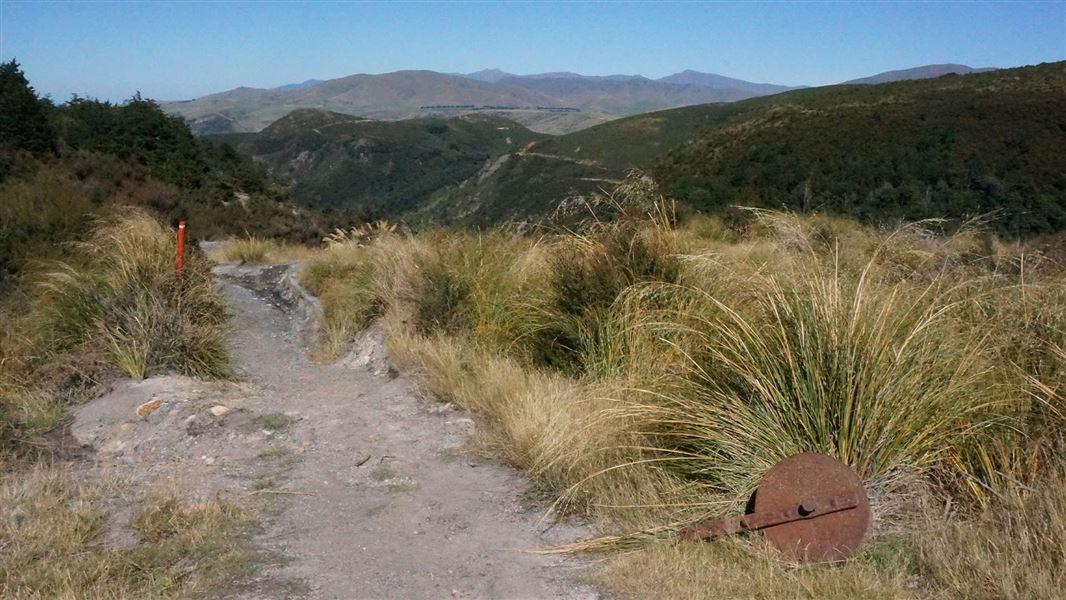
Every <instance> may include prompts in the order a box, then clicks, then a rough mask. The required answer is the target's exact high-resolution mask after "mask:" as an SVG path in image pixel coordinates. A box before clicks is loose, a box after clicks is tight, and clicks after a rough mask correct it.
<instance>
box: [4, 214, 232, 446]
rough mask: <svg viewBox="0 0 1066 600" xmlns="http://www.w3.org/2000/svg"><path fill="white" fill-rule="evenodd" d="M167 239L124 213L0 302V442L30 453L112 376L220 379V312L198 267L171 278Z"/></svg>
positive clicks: (170, 240) (223, 363)
mask: <svg viewBox="0 0 1066 600" xmlns="http://www.w3.org/2000/svg"><path fill="white" fill-rule="evenodd" d="M174 244H175V242H174V234H173V232H172V231H170V230H168V229H167V228H164V227H162V226H161V225H159V223H158V222H156V221H155V220H153V219H152V218H151V217H149V216H147V215H145V214H143V213H139V212H134V213H132V214H127V215H125V216H122V217H115V218H113V219H112V220H111V221H108V222H101V223H100V224H99V225H98V227H97V228H96V230H95V231H94V233H92V234H91V236H90V237H89V239H87V240H86V241H84V242H78V243H74V244H71V245H67V246H65V250H66V258H65V260H63V261H50V262H45V263H42V264H41V265H38V266H36V267H34V269H33V271H34V272H33V276H32V277H29V276H27V277H28V278H27V279H26V281H25V283H24V284H23V285H21V286H19V288H18V289H17V290H16V291H15V292H13V293H11V294H10V295H8V296H7V297H5V298H4V302H3V303H0V315H2V316H4V317H5V318H4V319H3V324H2V326H0V342H2V344H0V435H2V437H0V445H2V446H3V447H4V448H5V449H10V448H13V447H15V446H19V445H20V444H21V445H30V446H32V439H31V438H33V436H34V435H35V434H37V433H40V432H42V431H45V430H47V429H49V428H51V427H52V426H54V425H56V424H57V423H58V422H59V421H60V420H61V419H62V417H63V414H64V412H65V408H66V407H67V406H68V405H70V404H72V403H76V402H79V401H82V400H84V399H86V398H87V397H88V396H90V395H91V394H92V393H93V392H94V391H95V390H96V389H98V386H99V385H100V384H102V383H104V382H106V381H107V380H108V379H109V378H111V377H113V376H114V375H115V374H118V373H121V374H124V375H127V376H129V377H134V378H143V377H146V376H150V375H153V374H157V373H165V372H179V373H183V374H186V375H193V376H200V377H228V376H229V375H230V372H231V371H230V362H229V353H228V346H227V342H226V331H227V330H226V322H225V321H226V313H225V306H224V303H223V301H222V299H221V298H220V297H219V296H218V294H217V292H216V291H215V290H214V288H213V286H212V282H211V274H210V269H209V263H208V261H207V260H206V259H205V258H204V257H203V256H202V255H201V254H200V253H199V252H197V251H196V250H193V251H192V252H190V253H189V255H188V257H187V261H186V264H185V271H184V274H183V276H180V277H179V276H178V275H177V274H176V273H175V271H174V252H175V248H174Z"/></svg>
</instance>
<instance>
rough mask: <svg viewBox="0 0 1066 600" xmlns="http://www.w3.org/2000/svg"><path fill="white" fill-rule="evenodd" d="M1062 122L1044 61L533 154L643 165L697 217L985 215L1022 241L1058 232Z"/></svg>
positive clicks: (574, 142)
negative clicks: (736, 208) (745, 209)
mask: <svg viewBox="0 0 1066 600" xmlns="http://www.w3.org/2000/svg"><path fill="white" fill-rule="evenodd" d="M1064 114H1066V65H1064V64H1063V63H1052V64H1044V65H1039V66H1035V67H1024V68H1019V69H1004V70H1000V71H994V72H988V73H978V74H972V75H964V76H959V75H948V76H945V77H940V78H937V79H929V80H921V81H904V82H898V83H891V84H884V85H875V86H864V85H848V86H829V87H823V88H813V89H805V90H796V91H791V92H786V93H783V94H777V95H774V96H768V97H763V98H755V99H751V100H745V101H742V102H736V103H733V104H709V105H703V106H692V107H686V108H681V109H675V110H669V111H662V112H658V113H650V114H646V115H639V116H635V117H630V118H627V119H621V120H618V121H614V122H611V123H606V124H603V125H599V126H596V127H593V128H590V129H587V130H584V131H580V132H577V133H573V134H570V135H566V136H561V137H558V138H552V139H548V140H545V141H541V142H538V143H537V144H536V145H535V147H534V148H533V150H534V151H536V152H543V153H548V154H553V155H561V156H565V157H568V158H570V159H573V160H582V161H589V162H591V163H593V164H595V165H597V166H600V167H605V168H607V169H608V170H610V171H611V172H613V173H616V174H617V173H620V172H623V171H624V170H626V169H629V168H633V167H643V168H647V169H649V170H650V171H651V172H652V173H653V174H654V175H655V177H656V179H657V180H658V181H660V183H661V184H662V185H663V186H664V188H665V189H667V190H668V191H669V192H670V193H671V195H672V196H673V197H676V198H677V199H678V200H679V201H681V202H683V203H685V204H686V205H688V206H690V207H692V208H695V209H698V210H701V211H707V212H721V211H724V210H727V209H728V207H730V206H733V205H743V206H756V207H764V208H773V209H786V210H794V211H801V212H802V211H814V210H818V211H822V212H830V213H835V214H845V215H850V216H853V217H856V218H858V219H860V220H862V221H864V222H869V223H888V224H893V223H899V222H900V221H901V220H919V219H927V218H955V219H966V218H968V217H974V216H978V215H987V214H992V219H991V221H990V223H991V225H992V227H993V228H994V229H995V230H996V231H998V232H999V233H1000V234H1002V235H1006V236H1010V237H1018V236H1028V235H1033V234H1039V233H1044V232H1050V231H1061V230H1062V229H1063V228H1066V202H1064V200H1063V198H1064V197H1066V179H1064V177H1066V175H1064V174H1066V163H1064V162H1063V155H1062V152H1059V151H1058V150H1057V148H1061V147H1062V146H1063V145H1064V144H1066V121H1063V115H1064ZM546 204H548V205H550V204H551V203H550V202H547V203H546ZM545 210H549V209H547V208H546V209H545Z"/></svg>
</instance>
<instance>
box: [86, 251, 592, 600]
mask: <svg viewBox="0 0 1066 600" xmlns="http://www.w3.org/2000/svg"><path fill="white" fill-rule="evenodd" d="M223 271H224V272H227V273H228V276H224V277H221V278H220V285H221V287H222V290H223V292H224V294H225V296H226V298H227V300H228V302H229V303H230V306H231V309H232V312H233V315H234V322H233V329H234V334H233V336H234V337H233V346H234V351H235V358H236V363H237V367H238V370H239V373H240V376H241V379H242V383H241V384H239V385H236V386H232V385H230V386H227V385H219V384H205V383H203V382H196V381H194V380H188V379H185V378H180V377H166V378H158V379H153V380H147V381H145V382H139V383H126V384H120V385H118V386H116V390H115V391H114V392H112V394H110V395H109V396H104V397H102V398H100V399H98V400H97V401H94V402H93V403H90V404H89V405H86V407H85V408H84V410H83V411H82V412H81V413H80V414H79V418H78V424H77V425H76V430H77V431H76V433H77V434H79V436H80V437H81V438H83V439H86V440H88V441H92V443H93V445H94V446H96V447H97V448H99V449H100V450H99V451H98V454H99V455H100V456H101V457H102V458H101V459H100V464H101V465H103V466H106V465H108V464H111V465H117V466H120V467H121V469H122V471H121V472H122V473H124V474H126V476H127V477H129V478H132V479H135V480H136V479H140V480H142V482H143V483H153V482H156V481H158V480H159V479H161V478H162V479H166V480H169V481H177V482H181V485H182V486H184V487H185V489H186V490H188V491H190V492H196V491H199V493H200V494H201V495H205V496H206V495H211V494H213V493H216V492H222V493H230V494H244V495H247V494H256V495H258V496H260V497H269V498H272V499H273V500H272V504H273V507H274V510H273V511H272V514H271V516H270V517H269V518H268V520H267V523H266V528H265V531H264V532H263V533H262V534H261V535H260V536H259V538H258V539H257V542H258V544H259V545H261V546H262V547H263V548H264V549H265V550H268V551H269V554H271V555H273V556H276V557H279V560H276V561H270V564H266V565H261V566H260V568H259V572H257V573H256V574H255V576H254V577H253V581H251V582H248V584H247V585H238V586H237V589H239V590H243V591H240V592H236V591H234V592H227V593H225V594H224V595H225V596H226V597H230V596H233V595H234V594H236V596H237V597H240V598H246V599H252V598H256V599H258V598H292V597H302V598H314V599H345V600H347V599H364V598H365V599H370V598H408V599H417V598H501V599H512V598H513V599H524V598H573V599H578V598H580V599H585V598H589V599H591V598H597V597H599V595H598V594H597V592H596V591H595V590H594V589H593V588H591V587H590V586H588V585H585V584H582V583H580V581H581V579H582V575H583V570H582V566H581V563H580V562H579V561H575V560H573V559H564V558H559V557H548V556H539V555H533V554H529V553H526V552H523V550H529V549H536V548H543V547H546V546H549V545H552V544H556V543H560V542H564V541H572V540H574V539H576V538H578V537H580V536H581V535H582V534H585V533H587V532H583V531H580V530H578V529H576V528H574V527H570V526H567V525H561V524H556V525H554V526H551V524H550V523H548V522H544V521H542V519H541V517H542V514H543V513H542V510H540V509H535V508H530V507H528V506H526V505H525V504H524V503H523V502H522V500H521V496H522V493H523V490H524V489H525V487H526V482H525V481H524V480H523V478H522V477H521V476H520V475H519V474H518V473H517V472H515V471H513V470H511V469H508V468H506V467H504V466H502V465H498V464H495V463H493V462H491V461H485V460H483V459H479V458H477V457H475V456H473V455H472V454H470V453H468V452H465V451H464V450H463V444H464V441H465V440H466V438H467V436H468V435H469V434H470V432H471V431H472V429H473V427H474V426H475V425H474V422H473V421H472V420H471V418H470V417H469V415H466V414H465V413H463V412H461V411H458V410H456V409H455V408H454V407H451V406H450V405H446V404H440V403H438V402H436V401H433V400H427V399H421V398H420V397H419V394H418V391H417V385H416V383H415V382H414V381H413V380H411V379H410V378H408V377H407V376H405V375H404V374H402V373H398V372H396V371H395V370H392V369H388V368H380V367H381V365H380V364H376V363H375V361H371V363H372V364H371V365H370V367H371V368H368V367H367V366H364V365H361V364H357V365H354V366H353V365H352V364H351V362H349V364H348V365H345V364H343V362H342V363H338V364H333V365H321V364H316V363H313V362H311V361H310V360H309V359H308V358H307V353H306V347H305V338H304V336H302V335H301V327H302V326H304V325H306V324H307V323H306V319H305V318H302V317H301V312H300V311H298V310H297V311H293V310H292V307H291V306H288V307H285V306H284V304H285V303H284V302H283V301H281V298H280V297H279V296H278V295H277V294H276V289H274V288H273V287H272V286H273V285H274V284H273V283H272V282H271V281H265V280H264V278H265V279H277V277H278V275H279V274H280V273H281V271H278V270H274V271H263V270H261V269H260V270H257V269H255V268H247V269H245V268H242V269H233V268H229V270H228V271H226V269H223ZM255 282H257V284H258V285H253V283H255ZM264 284H265V285H264ZM252 287H259V288H260V289H259V290H256V291H253V290H252V289H250V288H252ZM363 343H364V344H371V345H376V346H377V347H373V348H363V349H362V350H364V351H365V352H364V353H363V354H371V355H374V356H375V357H378V358H376V359H375V360H377V361H378V362H380V356H381V355H382V354H383V353H384V352H385V350H384V346H383V344H382V342H381V340H380V339H374V337H373V336H369V337H368V338H367V339H366V340H364V342H363ZM356 362H360V361H356ZM375 366H376V367H378V368H376V369H374V368H373V367H375ZM148 398H161V399H162V400H163V403H162V407H161V408H160V409H159V410H158V411H157V413H154V414H152V415H150V416H149V417H148V418H146V419H141V420H133V421H131V420H130V419H129V416H130V415H131V413H132V408H133V407H135V406H136V405H137V404H138V403H140V402H143V401H145V400H147V399H148ZM218 405H224V406H226V407H227V408H228V409H229V412H228V413H227V414H226V415H224V416H223V417H220V418H216V417H214V416H212V415H211V414H210V410H209V409H210V407H212V406H218ZM90 438H91V439H90ZM160 456H166V457H168V458H167V460H166V461H160V459H159V457H160ZM190 488H192V489H190ZM545 529H547V532H544V530H545ZM118 537H121V535H118Z"/></svg>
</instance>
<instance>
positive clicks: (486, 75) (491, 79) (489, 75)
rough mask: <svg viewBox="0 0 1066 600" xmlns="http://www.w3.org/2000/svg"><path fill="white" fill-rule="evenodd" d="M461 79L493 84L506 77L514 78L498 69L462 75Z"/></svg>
mask: <svg viewBox="0 0 1066 600" xmlns="http://www.w3.org/2000/svg"><path fill="white" fill-rule="evenodd" d="M462 76H463V77H466V78H467V79H476V80H478V81H486V82H488V83H495V82H497V81H499V80H501V79H507V78H508V77H514V75H512V74H511V73H508V72H507V71H501V70H499V69H482V70H480V71H475V72H473V73H463V74H462Z"/></svg>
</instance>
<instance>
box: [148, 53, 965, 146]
mask: <svg viewBox="0 0 1066 600" xmlns="http://www.w3.org/2000/svg"><path fill="white" fill-rule="evenodd" d="M967 69H968V70H969V71H980V69H972V68H971V67H967V66H965V65H925V66H923V67H915V68H912V69H904V70H901V71H891V72H886V73H881V74H877V75H873V76H871V77H870V78H865V79H862V80H852V81H851V82H849V83H870V82H876V81H872V80H873V79H877V78H892V80H897V79H901V78H924V77H934V76H938V75H941V74H944V73H946V72H949V71H950V72H964V71H966V70H967ZM868 80H869V81H868ZM793 89H797V88H795V87H790V86H781V85H776V84H772V83H755V82H750V81H745V80H742V79H736V78H732V77H726V76H724V75H718V74H714V73H703V72H699V71H694V70H685V71H681V72H678V73H674V74H672V75H667V76H666V77H662V78H659V79H649V78H647V77H644V76H642V75H594V76H588V75H581V74H578V73H572V72H550V73H537V74H532V75H514V74H511V73H507V72H505V71H502V70H500V69H484V70H481V71H477V72H474V73H468V74H446V73H439V72H436V71H429V70H405V71H394V72H391V73H382V74H367V73H360V74H354V75H348V76H345V77H338V78H334V79H329V80H325V81H323V80H317V79H308V80H306V81H304V82H302V83H292V84H286V85H283V86H279V87H276V88H271V89H264V88H254V87H246V86H242V87H238V88H235V89H232V90H228V91H224V92H218V93H214V94H208V95H205V96H202V97H200V98H196V99H192V100H183V101H173V102H163V103H161V105H162V106H163V108H164V109H165V110H167V111H168V112H170V113H172V114H177V115H179V116H181V117H183V118H184V119H186V120H187V121H188V122H189V124H190V127H191V128H192V130H193V131H194V132H195V133H197V134H201V135H203V134H214V133H231V132H253V131H259V130H261V129H263V128H264V127H266V126H267V125H269V124H270V123H272V122H274V121H276V120H277V119H280V118H281V117H283V116H285V115H286V114H288V112H290V111H292V110H295V109H299V108H322V109H325V110H331V111H335V112H341V113H346V114H351V115H355V116H361V117H369V118H375V119H384V120H403V119H409V118H416V117H429V116H445V117H447V116H456V115H459V114H465V113H472V112H487V113H490V114H496V115H499V116H505V117H507V118H510V119H512V120H514V121H516V122H518V123H521V124H522V125H524V126H526V127H529V128H530V129H532V130H534V131H537V132H540V133H549V134H565V133H571V132H574V131H578V130H581V129H584V128H586V127H590V126H594V125H597V124H599V123H603V122H605V121H610V120H613V119H617V118H621V117H625V116H628V115H633V114H639V113H646V112H654V111H658V110H665V109H670V108H676V107H681V106H690V105H699V104H706V103H713V102H736V101H740V100H745V99H747V98H752V97H758V96H766V95H772V94H777V93H782V92H785V91H789V90H793Z"/></svg>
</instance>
